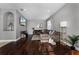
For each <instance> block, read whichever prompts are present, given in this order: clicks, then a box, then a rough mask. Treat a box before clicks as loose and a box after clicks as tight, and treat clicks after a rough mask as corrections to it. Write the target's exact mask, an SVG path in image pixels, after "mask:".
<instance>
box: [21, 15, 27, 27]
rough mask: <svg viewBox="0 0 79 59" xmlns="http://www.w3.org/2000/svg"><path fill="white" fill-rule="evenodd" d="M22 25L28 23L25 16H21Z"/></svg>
mask: <svg viewBox="0 0 79 59" xmlns="http://www.w3.org/2000/svg"><path fill="white" fill-rule="evenodd" d="M20 25H21V26H25V25H26V19H25V18H24V17H23V16H21V17H20Z"/></svg>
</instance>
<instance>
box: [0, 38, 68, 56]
mask: <svg viewBox="0 0 79 59" xmlns="http://www.w3.org/2000/svg"><path fill="white" fill-rule="evenodd" d="M69 51H70V48H69V47H67V46H63V45H55V46H53V45H51V44H50V43H41V42H40V41H39V40H33V41H32V40H27V39H26V38H22V39H19V40H18V41H16V42H11V43H8V44H7V45H5V46H3V47H1V48H0V55H68V54H69Z"/></svg>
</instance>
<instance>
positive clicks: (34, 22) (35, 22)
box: [27, 20, 46, 34]
mask: <svg viewBox="0 0 79 59" xmlns="http://www.w3.org/2000/svg"><path fill="white" fill-rule="evenodd" d="M41 23H42V24H43V28H42V29H46V22H45V20H28V21H27V32H28V34H33V30H32V28H35V29H36V30H39V28H37V27H36V26H37V25H38V24H41Z"/></svg>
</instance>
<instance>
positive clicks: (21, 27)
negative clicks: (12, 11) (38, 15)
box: [16, 11, 27, 38]
mask: <svg viewBox="0 0 79 59" xmlns="http://www.w3.org/2000/svg"><path fill="white" fill-rule="evenodd" d="M20 16H22V15H21V14H20V12H18V11H16V38H19V37H20V32H21V31H26V27H27V25H26V26H20V23H19V19H20ZM26 24H27V23H26Z"/></svg>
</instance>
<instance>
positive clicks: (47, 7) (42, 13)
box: [0, 3, 65, 20]
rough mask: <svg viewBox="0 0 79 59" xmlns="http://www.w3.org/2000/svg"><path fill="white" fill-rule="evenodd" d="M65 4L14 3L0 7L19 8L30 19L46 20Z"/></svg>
mask: <svg viewBox="0 0 79 59" xmlns="http://www.w3.org/2000/svg"><path fill="white" fill-rule="evenodd" d="M64 5H65V4H64V3H14V4H0V7H1V8H13V9H17V10H18V11H19V12H20V13H22V14H23V15H24V16H25V18H27V19H28V20H46V19H47V18H48V17H50V16H51V15H52V14H54V13H55V12H56V11H57V10H59V9H60V8H61V7H62V6H64ZM22 9H23V11H22Z"/></svg>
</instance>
